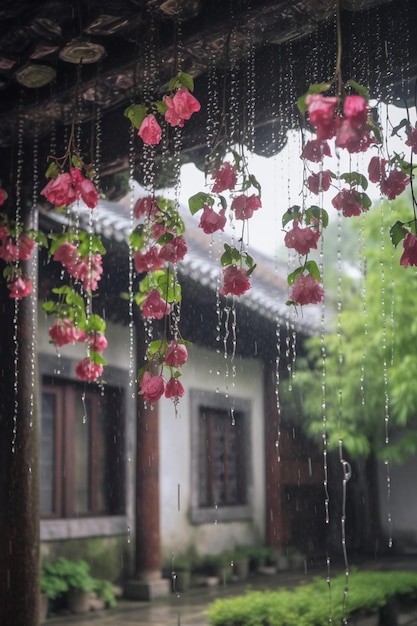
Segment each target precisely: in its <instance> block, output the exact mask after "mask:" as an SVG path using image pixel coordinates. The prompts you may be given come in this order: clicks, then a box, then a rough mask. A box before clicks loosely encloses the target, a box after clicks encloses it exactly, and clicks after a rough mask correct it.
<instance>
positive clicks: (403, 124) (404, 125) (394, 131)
mask: <svg viewBox="0 0 417 626" xmlns="http://www.w3.org/2000/svg"><path fill="white" fill-rule="evenodd" d="M402 128H405V129H406V130H407V131H410V130H411V124H410V122H409V121H408V120H407V119H405V118H404V119H402V120H401V122H400V123H399V124H398V125H397V126H394V128H393V129H392V131H391V137H393V136H394V135H398V131H399V130H401V129H402Z"/></svg>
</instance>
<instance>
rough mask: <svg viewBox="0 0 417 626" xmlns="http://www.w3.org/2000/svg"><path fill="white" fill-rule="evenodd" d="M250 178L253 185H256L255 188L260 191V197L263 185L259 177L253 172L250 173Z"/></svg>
mask: <svg viewBox="0 0 417 626" xmlns="http://www.w3.org/2000/svg"><path fill="white" fill-rule="evenodd" d="M249 180H250V183H251V185H252V187H255V189H257V191H258V193H259V197H261V192H262V187H261V185H260V183H259V181H258V180H257V178H255V176H254V175H253V174H250V175H249Z"/></svg>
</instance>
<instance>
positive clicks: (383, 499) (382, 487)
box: [378, 457, 417, 550]
mask: <svg viewBox="0 0 417 626" xmlns="http://www.w3.org/2000/svg"><path fill="white" fill-rule="evenodd" d="M389 474H390V479H391V485H390V494H389V498H388V490H387V468H386V466H385V465H384V464H382V463H381V464H380V466H379V468H378V483H379V507H380V519H381V525H382V528H383V530H384V532H385V534H386V536H387V537H389V534H390V528H389V521H388V518H389V514H391V517H392V539H393V545H394V547H395V548H396V549H404V550H411V549H413V550H417V482H416V476H417V458H416V457H410V458H409V459H408V460H407V461H406V462H405V463H403V464H402V465H393V464H391V465H390V467H389ZM388 500H389V502H388Z"/></svg>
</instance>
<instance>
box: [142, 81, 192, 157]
mask: <svg viewBox="0 0 417 626" xmlns="http://www.w3.org/2000/svg"><path fill="white" fill-rule="evenodd" d="M163 103H164V105H165V107H166V111H165V114H164V118H165V121H166V122H167V123H168V124H169V125H170V126H179V127H180V128H182V127H183V126H184V121H186V120H189V119H190V117H191V116H192V114H193V113H196V112H197V111H199V110H200V108H201V105H200V103H199V101H198V100H197V98H195V97H194V96H193V95H192V93H190V91H189V89H187V87H185V86H184V85H182V86H181V87H180V88H179V89H177V91H176V92H175V93H174V95H172V96H164V97H163ZM138 135H139V137H140V138H141V139H142V141H143V143H145V144H149V145H156V144H159V143H160V141H161V139H162V128H161V126H160V124H159V123H158V120H157V119H156V116H155V114H154V113H148V114H147V115H146V117H145V118H144V120H143V121H142V123H141V125H140V128H139V131H138Z"/></svg>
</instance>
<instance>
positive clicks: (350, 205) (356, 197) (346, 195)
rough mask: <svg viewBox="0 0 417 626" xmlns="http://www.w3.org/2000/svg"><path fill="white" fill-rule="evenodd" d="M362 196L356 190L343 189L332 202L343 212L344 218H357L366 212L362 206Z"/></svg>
mask: <svg viewBox="0 0 417 626" xmlns="http://www.w3.org/2000/svg"><path fill="white" fill-rule="evenodd" d="M360 198H361V196H360V194H359V192H358V191H356V189H342V191H339V193H338V194H337V196H335V197H334V198H333V200H332V204H333V206H334V208H335V209H337V210H338V211H342V213H343V215H344V217H356V216H358V215H360V214H361V213H362V211H364V208H363V206H362V205H361V204H360Z"/></svg>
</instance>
